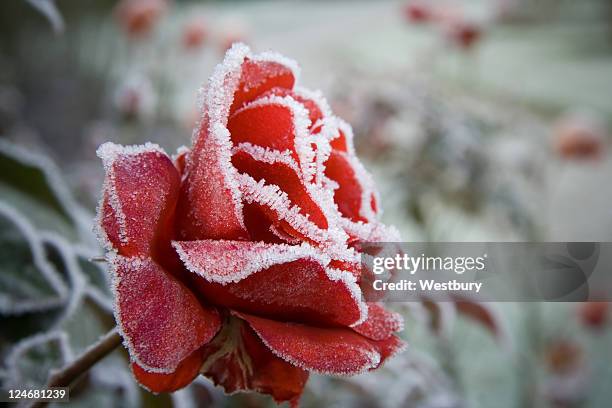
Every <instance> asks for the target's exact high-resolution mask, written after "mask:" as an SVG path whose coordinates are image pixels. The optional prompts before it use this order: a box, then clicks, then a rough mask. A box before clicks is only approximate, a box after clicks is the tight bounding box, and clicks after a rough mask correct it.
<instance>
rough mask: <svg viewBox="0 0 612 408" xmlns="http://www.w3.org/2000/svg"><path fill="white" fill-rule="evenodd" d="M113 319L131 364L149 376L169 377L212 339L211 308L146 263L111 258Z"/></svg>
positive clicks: (214, 316) (215, 325) (215, 320)
mask: <svg viewBox="0 0 612 408" xmlns="http://www.w3.org/2000/svg"><path fill="white" fill-rule="evenodd" d="M110 269H111V273H112V276H113V282H114V285H113V291H114V295H115V302H116V307H115V320H116V321H117V323H118V325H119V329H120V331H121V334H122V336H123V340H124V344H125V345H126V346H127V348H128V350H129V352H130V356H131V358H132V360H133V361H134V362H136V363H137V364H138V365H139V366H141V367H142V368H143V369H145V370H146V371H149V372H155V373H162V374H170V373H173V372H175V371H176V370H177V367H178V366H179V365H180V364H181V362H182V361H183V360H185V358H187V357H188V356H189V355H191V354H192V353H193V352H194V351H195V350H197V349H199V348H200V347H201V346H202V345H203V344H205V343H207V342H208V341H210V339H212V338H213V337H214V335H215V334H216V333H217V331H218V330H219V327H220V324H221V323H220V319H219V315H218V313H217V312H216V310H214V309H208V308H205V307H203V306H202V305H201V304H200V303H199V301H198V300H197V299H196V297H195V295H194V294H193V293H192V292H191V291H190V290H189V289H187V288H186V287H185V286H184V285H183V284H182V283H181V282H179V281H178V280H177V279H176V278H174V277H172V276H171V275H170V274H168V273H167V272H166V271H164V270H163V269H162V268H161V267H160V266H159V265H158V264H157V263H155V262H154V261H153V260H151V259H149V258H138V257H132V258H127V257H123V256H120V255H117V256H115V257H114V258H113V259H111V268H110Z"/></svg>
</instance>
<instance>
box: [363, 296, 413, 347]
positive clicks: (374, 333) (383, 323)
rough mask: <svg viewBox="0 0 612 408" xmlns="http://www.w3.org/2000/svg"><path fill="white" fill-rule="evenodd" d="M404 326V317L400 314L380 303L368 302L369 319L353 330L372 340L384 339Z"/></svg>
mask: <svg viewBox="0 0 612 408" xmlns="http://www.w3.org/2000/svg"><path fill="white" fill-rule="evenodd" d="M403 328H404V319H402V316H401V315H400V314H398V313H395V312H390V311H388V310H385V308H383V307H382V306H381V305H380V304H377V303H368V318H367V320H366V321H365V322H363V323H361V324H360V325H358V326H354V327H353V330H355V331H356V332H357V333H359V334H361V335H363V336H365V337H367V338H369V339H372V340H384V339H387V338H389V337H390V336H391V335H393V333H395V332H398V331H401V330H403Z"/></svg>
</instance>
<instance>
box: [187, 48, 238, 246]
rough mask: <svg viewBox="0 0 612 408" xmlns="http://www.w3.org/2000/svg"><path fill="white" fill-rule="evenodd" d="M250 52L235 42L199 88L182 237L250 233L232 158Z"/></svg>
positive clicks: (234, 236) (236, 236) (233, 236)
mask: <svg viewBox="0 0 612 408" xmlns="http://www.w3.org/2000/svg"><path fill="white" fill-rule="evenodd" d="M249 53H250V51H249V49H248V47H246V46H245V45H243V44H234V46H233V47H232V48H231V49H230V50H229V51H228V52H227V53H226V55H225V58H224V60H223V62H222V63H221V64H219V65H217V67H216V68H215V71H214V72H213V75H212V76H211V78H210V79H209V81H208V84H207V86H206V87H205V88H202V89H201V90H200V94H199V105H200V106H199V109H200V112H201V117H200V119H199V121H198V124H197V126H196V128H195V130H194V134H193V146H192V150H191V153H190V154H189V155H188V156H187V160H186V168H185V170H186V174H185V177H184V180H183V184H182V188H181V195H180V200H179V206H178V209H177V214H178V220H177V221H178V233H179V235H180V236H181V237H182V238H183V239H247V238H248V233H247V232H246V230H245V226H244V221H243V216H242V200H241V195H240V191H239V190H238V185H237V183H236V175H237V172H236V169H234V168H233V166H232V165H231V163H230V160H231V149H232V143H231V141H230V134H229V131H228V130H227V120H228V116H229V112H230V106H231V105H232V102H233V101H234V93H235V92H236V89H237V88H238V86H239V80H240V77H241V67H242V64H243V62H244V60H245V58H246V57H247V55H248V54H249ZM220 209H223V211H220Z"/></svg>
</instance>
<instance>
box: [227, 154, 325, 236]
mask: <svg viewBox="0 0 612 408" xmlns="http://www.w3.org/2000/svg"><path fill="white" fill-rule="evenodd" d="M264 160H265V158H263V157H262V156H261V155H256V154H255V153H254V151H253V150H248V151H245V150H242V151H238V152H236V153H235V154H234V156H233V158H232V163H233V164H234V167H236V169H237V170H238V171H239V172H241V173H245V174H248V175H249V176H251V177H252V178H253V179H254V180H255V181H257V182H259V181H262V180H263V181H264V182H265V183H266V184H268V185H276V186H278V187H279V188H280V189H281V191H283V192H284V193H285V194H287V196H288V198H289V200H290V201H291V203H292V205H297V206H298V207H299V209H300V213H302V215H304V216H305V217H307V218H308V219H309V220H310V221H312V222H313V223H315V224H316V225H317V226H318V227H319V228H322V229H326V228H327V227H328V222H327V217H326V216H325V214H324V213H323V210H322V209H321V206H320V205H319V204H318V203H316V202H315V201H314V199H313V197H312V195H311V192H310V191H308V189H307V188H306V186H305V185H304V182H303V180H301V178H300V173H298V172H299V170H298V169H297V168H296V167H295V166H292V165H291V163H290V162H287V161H281V160H276V161H273V159H271V160H267V161H264ZM275 218H276V217H275Z"/></svg>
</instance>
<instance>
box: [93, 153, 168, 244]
mask: <svg viewBox="0 0 612 408" xmlns="http://www.w3.org/2000/svg"><path fill="white" fill-rule="evenodd" d="M97 153H98V156H99V157H100V158H101V159H102V161H103V163H104V168H105V171H106V179H105V183H104V193H103V199H102V203H101V205H100V206H99V208H98V219H99V222H100V227H101V229H102V231H103V234H102V235H103V236H104V237H105V241H106V245H107V246H111V247H112V248H114V249H116V250H117V251H118V252H119V253H120V254H121V255H124V256H135V255H140V256H151V255H155V252H156V251H158V250H163V249H162V248H161V247H163V246H167V245H168V244H169V242H170V238H171V234H172V229H171V227H170V225H169V221H171V218H172V216H173V213H174V209H175V205H176V200H177V197H178V190H179V184H180V179H179V174H178V171H177V169H176V168H175V167H174V164H172V160H171V159H170V158H169V157H168V156H167V155H166V154H165V153H164V152H163V151H162V150H161V149H160V148H159V147H158V146H156V145H152V144H147V145H144V146H129V147H124V146H119V145H116V144H113V143H105V144H103V145H102V146H100V148H99V149H98V152H97Z"/></svg>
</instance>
